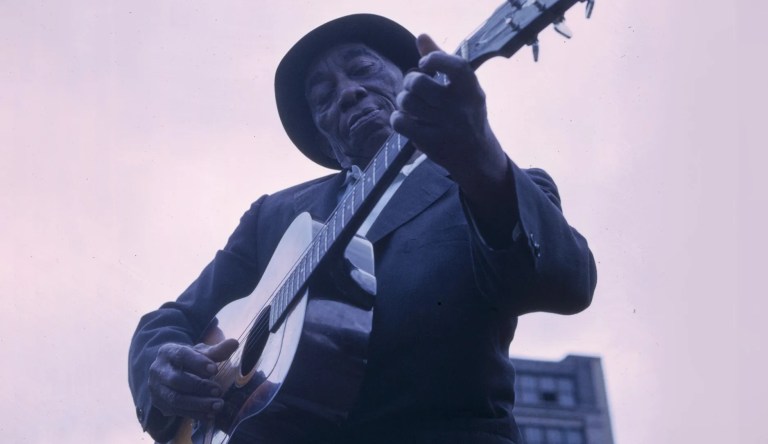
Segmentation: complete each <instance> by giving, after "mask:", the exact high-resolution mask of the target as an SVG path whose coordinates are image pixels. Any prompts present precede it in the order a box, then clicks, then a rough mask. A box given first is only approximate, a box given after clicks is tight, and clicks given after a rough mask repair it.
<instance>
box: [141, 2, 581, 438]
mask: <svg viewBox="0 0 768 444" xmlns="http://www.w3.org/2000/svg"><path fill="white" fill-rule="evenodd" d="M437 72H440V73H443V74H445V75H446V76H447V78H448V82H447V83H443V82H440V81H437V80H435V79H434V78H433V75H434V74H435V73H437ZM275 85H276V96H277V105H278V110H279V113H280V117H281V119H282V122H283V125H284V127H285V129H286V132H287V133H288V136H289V137H290V138H291V140H292V141H293V142H294V143H295V144H296V146H297V147H298V148H299V149H300V150H301V151H302V152H303V153H304V154H305V155H306V156H307V157H309V158H310V159H311V160H313V161H315V162H316V163H318V164H320V165H323V166H326V167H330V168H334V169H341V170H342V173H340V174H336V175H332V176H328V177H324V178H321V179H317V180H314V181H310V182H307V183H304V184H300V185H297V186H295V187H292V188H289V189H287V190H284V191H281V192H278V193H275V194H273V195H269V196H262V197H261V198H260V199H259V200H257V201H256V202H255V203H254V204H253V205H252V206H251V208H250V209H249V210H248V211H247V212H246V213H245V215H244V216H243V217H242V219H241V221H240V225H239V226H238V228H237V229H236V230H235V232H234V233H233V234H232V235H231V237H230V238H229V241H228V243H227V244H226V246H225V247H224V248H223V249H222V250H221V251H219V252H218V253H217V255H216V257H215V258H214V259H213V261H212V262H211V264H210V265H209V266H208V267H206V268H205V270H203V272H202V274H201V275H200V276H199V277H198V279H197V280H196V281H195V282H194V283H193V284H192V285H191V286H190V287H189V288H188V289H187V290H186V291H185V292H184V293H183V294H182V295H181V296H180V297H179V299H178V300H177V301H176V302H169V303H167V304H165V305H163V306H162V307H161V308H160V309H159V310H157V311H155V312H152V313H149V314H147V315H145V316H144V317H143V318H142V320H141V322H140V324H139V327H138V329H137V331H136V334H135V336H134V338H133V342H132V344H131V350H130V375H129V376H130V385H131V390H132V393H133V396H134V399H135V402H136V406H137V412H138V416H139V420H140V421H141V423H142V425H143V426H144V428H145V430H147V431H148V432H149V433H150V434H152V436H153V437H155V438H156V439H158V440H160V441H167V440H169V439H170V437H171V436H173V433H174V429H175V427H176V426H177V423H178V421H177V418H179V417H188V418H196V419H205V418H210V417H212V416H214V415H216V414H217V413H218V412H219V411H220V410H221V409H222V408H223V404H224V401H223V399H222V388H221V387H219V386H218V385H217V384H216V383H215V382H214V381H213V380H211V379H210V378H211V376H212V375H213V374H214V372H215V371H216V366H215V363H216V362H218V361H221V360H224V359H226V358H227V356H229V355H230V354H231V353H232V352H233V350H234V349H235V348H236V347H237V343H236V342H235V341H234V340H231V339H230V340H225V341H223V342H221V343H219V344H218V345H215V346H206V345H202V344H198V342H200V337H201V333H202V331H203V329H204V328H205V326H206V324H207V323H208V322H209V321H210V320H211V319H212V318H213V316H214V315H216V311H217V310H218V309H220V308H221V307H222V306H224V305H225V304H226V303H228V302H230V301H232V300H235V299H237V298H242V297H244V296H246V295H248V294H249V293H250V292H251V291H252V290H253V288H254V287H255V286H256V285H257V282H258V280H259V277H260V276H261V275H262V273H263V272H264V267H265V264H266V263H267V262H268V261H269V258H270V256H271V255H272V252H273V251H274V249H275V247H276V244H277V242H278V240H279V239H280V236H281V234H282V232H283V231H284V230H285V229H286V227H287V226H288V224H289V223H290V222H291V220H292V219H293V218H294V217H296V215H297V214H299V213H301V212H304V211H307V212H309V213H310V214H311V215H312V217H313V218H314V219H316V220H325V218H326V217H327V216H328V214H329V213H330V212H331V210H332V209H333V208H334V206H335V204H336V202H337V201H338V199H339V196H341V195H342V194H343V192H344V183H345V178H346V177H347V176H348V174H347V173H348V172H353V171H359V169H360V168H365V167H366V165H367V164H368V163H369V161H371V159H372V158H373V156H374V155H375V154H376V152H377V150H378V149H379V147H380V146H381V144H382V143H383V142H384V141H385V140H386V139H387V138H388V137H389V136H390V135H391V134H392V133H393V131H397V132H398V133H400V134H402V135H404V136H406V137H408V138H409V139H410V140H411V141H412V143H413V144H414V145H415V146H416V147H417V148H418V151H417V152H416V155H414V156H413V157H412V158H411V159H410V162H409V164H408V165H407V166H406V167H405V168H403V170H402V172H401V173H400V176H399V177H398V179H397V180H395V182H394V183H395V186H397V187H398V188H393V190H394V193H392V192H389V193H387V194H385V196H384V198H383V199H385V200H388V201H387V202H386V205H385V206H383V207H382V206H381V205H379V206H377V207H376V208H375V209H374V210H373V212H372V214H371V216H370V217H369V218H368V219H367V220H366V222H365V223H364V224H363V225H364V232H365V234H366V237H367V238H368V239H369V240H370V241H371V242H372V243H373V247H374V252H375V260H376V275H377V279H378V283H379V285H378V287H379V291H378V293H377V294H376V296H375V298H374V302H373V305H374V307H373V329H372V332H371V335H370V338H369V344H368V356H367V365H366V368H365V373H364V377H363V379H362V383H361V386H360V388H359V393H358V395H357V399H356V402H355V403H354V405H353V406H352V407H351V409H350V411H349V412H348V416H347V417H346V418H345V420H344V421H343V422H342V423H341V424H338V427H336V428H334V429H332V430H331V431H330V432H329V431H328V430H324V431H322V433H321V432H320V431H318V433H317V434H312V433H310V434H309V435H308V437H307V439H306V440H307V441H308V442H329V443H409V442H412V443H432V442H435V443H477V444H482V443H515V442H518V443H519V442H520V437H519V432H518V429H517V426H516V424H515V421H514V419H513V416H512V408H513V405H514V392H513V379H514V372H513V369H512V368H511V365H510V362H509V359H508V355H507V354H508V349H509V345H510V343H511V341H512V338H513V336H514V332H515V328H516V326H517V318H518V316H520V315H522V314H525V313H529V312H534V311H547V312H553V313H561V314H571V313H576V312H579V311H581V310H583V309H584V308H586V307H587V306H588V305H589V304H590V302H591V298H592V293H593V291H594V287H595V282H596V271H595V264H594V260H593V258H592V255H591V253H590V251H589V248H588V247H587V243H586V241H585V240H584V238H583V237H582V236H581V235H579V234H578V233H577V232H576V231H575V230H574V229H573V228H571V227H570V226H569V225H568V223H567V222H566V220H565V219H564V217H563V215H562V212H561V209H560V201H559V196H558V193H557V189H556V187H555V185H554V183H553V181H552V179H551V178H550V177H549V176H548V175H547V174H546V173H544V172H543V171H542V170H536V169H530V170H524V169H520V168H519V167H518V166H517V165H515V163H514V162H513V161H512V160H511V159H510V158H509V157H507V155H506V153H505V152H504V151H503V150H502V148H501V146H500V144H499V142H498V141H497V139H496V137H495V136H494V134H493V132H492V131H491V128H490V126H489V124H488V120H487V117H486V107H485V99H484V94H483V91H482V89H481V88H480V85H479V84H478V81H477V78H476V77H475V75H474V73H473V71H472V69H471V68H470V66H469V65H468V63H467V62H466V61H464V60H463V59H461V58H460V57H457V56H452V55H448V54H446V53H444V52H442V51H440V50H439V49H438V48H437V46H436V45H435V44H434V42H433V41H432V40H431V39H430V38H429V37H427V36H424V35H422V36H420V37H418V38H416V37H414V36H413V35H412V34H411V33H409V32H408V31H407V30H405V29H404V28H402V27H401V26H400V25H398V24H396V23H394V22H392V21H390V20H388V19H385V18H382V17H378V16H374V15H368V14H359V15H352V16H347V17H342V18H340V19H337V20H334V21H331V22H329V23H326V24H325V25H322V26H320V27H319V28H317V29H315V30H313V31H312V32H310V33H309V34H307V35H306V36H304V37H303V38H302V39H301V40H300V41H299V42H298V43H297V44H296V45H295V46H294V47H293V48H292V49H291V50H290V51H289V52H288V54H287V55H286V56H285V57H284V59H283V60H282V62H281V63H280V65H279V67H278V69H277V74H276V82H275ZM512 151H513V150H512ZM422 153H423V154H422ZM291 439H298V438H291ZM274 441H275V442H277V441H279V440H278V439H277V438H275V440H274ZM269 442H273V441H271V440H270V441H269ZM281 442H282V441H281ZM286 442H292V441H290V440H289V441H286Z"/></svg>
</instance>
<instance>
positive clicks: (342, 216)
mask: <svg viewBox="0 0 768 444" xmlns="http://www.w3.org/2000/svg"><path fill="white" fill-rule="evenodd" d="M346 209H347V198H346V197H345V198H344V200H342V201H341V226H342V227H343V226H344V212H345V211H346Z"/></svg>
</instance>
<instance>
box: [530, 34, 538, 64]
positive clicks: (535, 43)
mask: <svg viewBox="0 0 768 444" xmlns="http://www.w3.org/2000/svg"><path fill="white" fill-rule="evenodd" d="M528 45H529V46H530V47H531V49H532V50H533V61H534V62H538V61H539V38H538V37H534V38H533V40H531V41H530V42H529V43H528Z"/></svg>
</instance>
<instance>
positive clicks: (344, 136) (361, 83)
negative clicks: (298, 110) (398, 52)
mask: <svg viewBox="0 0 768 444" xmlns="http://www.w3.org/2000/svg"><path fill="white" fill-rule="evenodd" d="M402 84H403V73H402V72H401V71H400V69H399V68H398V67H397V66H395V65H394V64H392V62H390V61H389V60H387V59H385V58H384V57H382V56H380V55H379V54H378V53H376V52H375V51H373V50H372V49H370V48H368V47H367V46H365V45H363V44H360V43H350V44H343V45H339V46H335V47H333V48H331V49H330V50H328V51H326V52H325V53H323V54H321V55H320V56H319V57H318V58H317V59H316V60H315V61H314V62H313V63H312V65H311V66H310V68H309V71H307V79H306V83H305V89H304V91H305V94H306V97H307V102H308V103H309V108H310V110H311V112H312V118H313V119H314V121H315V125H317V128H318V129H319V130H320V132H321V133H322V134H323V135H324V136H325V137H326V138H327V139H328V141H329V142H330V144H331V146H332V148H333V150H334V154H335V155H336V158H337V159H338V161H339V163H340V164H341V165H342V166H343V167H349V166H350V165H352V164H355V165H358V166H359V167H361V168H363V167H365V166H366V165H367V164H368V162H369V161H370V160H371V159H372V158H373V155H374V154H376V151H377V149H378V148H379V147H380V146H381V145H382V144H383V143H384V141H385V140H386V139H387V137H388V136H389V135H390V134H391V133H392V127H391V126H390V124H389V115H390V114H392V112H393V111H394V110H395V97H396V96H397V93H398V92H400V90H401V89H402Z"/></svg>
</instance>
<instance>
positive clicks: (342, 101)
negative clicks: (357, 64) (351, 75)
mask: <svg viewBox="0 0 768 444" xmlns="http://www.w3.org/2000/svg"><path fill="white" fill-rule="evenodd" d="M339 88H340V89H339V91H340V92H339V107H340V108H341V110H342V111H346V110H348V109H349V108H350V107H351V106H353V105H354V104H356V103H357V102H359V101H360V100H361V99H362V98H363V97H365V96H366V95H367V94H368V91H367V90H366V89H365V87H363V85H361V84H359V83H358V82H355V81H354V80H349V79H347V80H346V81H344V82H343V83H342V84H341V85H339Z"/></svg>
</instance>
